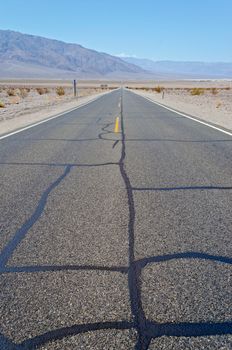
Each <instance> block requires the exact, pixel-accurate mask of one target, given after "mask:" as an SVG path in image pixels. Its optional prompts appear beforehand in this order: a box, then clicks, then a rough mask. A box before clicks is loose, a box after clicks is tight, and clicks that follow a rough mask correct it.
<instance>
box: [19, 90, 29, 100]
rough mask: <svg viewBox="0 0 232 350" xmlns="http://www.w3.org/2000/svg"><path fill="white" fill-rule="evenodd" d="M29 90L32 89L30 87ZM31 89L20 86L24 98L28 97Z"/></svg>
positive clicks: (20, 93)
mask: <svg viewBox="0 0 232 350" xmlns="http://www.w3.org/2000/svg"><path fill="white" fill-rule="evenodd" d="M29 91H30V89H29ZM29 91H28V89H24V88H20V89H19V95H20V97H22V98H25V97H27V95H28V93H29Z"/></svg>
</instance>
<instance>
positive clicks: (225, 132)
mask: <svg viewBox="0 0 232 350" xmlns="http://www.w3.org/2000/svg"><path fill="white" fill-rule="evenodd" d="M130 91H131V90H130ZM131 92H132V93H134V94H135V95H138V96H141V97H143V98H145V99H146V100H148V101H150V102H153V103H154V104H156V105H158V106H160V107H163V108H165V109H167V110H169V111H171V112H174V113H176V114H179V115H181V116H183V117H185V118H188V119H191V120H194V121H195V122H198V123H200V124H203V125H206V126H209V127H210V128H212V129H215V130H218V131H221V132H223V133H224V134H227V135H230V136H232V132H229V131H226V130H223V129H221V128H219V127H217V126H214V125H212V124H209V123H206V122H203V121H202V120H199V119H196V118H194V117H190V116H189V115H187V114H184V113H181V112H178V111H176V110H175V109H172V108H169V107H166V106H165V105H163V104H161V103H159V102H156V101H153V100H152V99H151V98H149V97H145V96H143V95H140V94H139V93H137V92H134V91H131Z"/></svg>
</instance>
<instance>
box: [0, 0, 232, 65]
mask: <svg viewBox="0 0 232 350" xmlns="http://www.w3.org/2000/svg"><path fill="white" fill-rule="evenodd" d="M0 11H1V18H0V29H11V30H17V31H20V32H23V33H29V34H35V35H41V36H45V37H48V38H54V39H58V40H63V41H67V42H74V43H79V44H81V45H83V46H85V47H88V48H92V49H95V50H98V51H104V52H107V53H111V54H126V55H131V56H132V55H133V56H137V57H146V58H151V59H154V60H167V59H168V60H188V61H194V60H200V61H211V62H213V61H225V62H232V43H231V42H232V0H141V1H139V0H39V1H37V0H3V1H2V2H1V5H0Z"/></svg>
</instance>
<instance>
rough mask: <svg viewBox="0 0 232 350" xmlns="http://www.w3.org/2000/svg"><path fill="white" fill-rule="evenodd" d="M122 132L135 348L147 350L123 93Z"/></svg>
mask: <svg viewBox="0 0 232 350" xmlns="http://www.w3.org/2000/svg"><path fill="white" fill-rule="evenodd" d="M121 130H122V151H121V158H120V161H119V167H120V172H121V176H122V178H123V181H124V183H125V188H126V191H127V199H128V208H129V221H128V238H129V271H128V285H129V293H130V302H131V311H132V314H133V317H134V323H135V327H136V329H137V331H138V341H137V344H136V346H135V349H136V350H145V349H147V348H148V346H149V344H150V341H151V338H150V337H149V336H147V335H146V333H145V330H146V318H145V315H144V312H143V308H142V300H141V288H140V276H139V274H138V270H137V267H136V264H135V255H134V243H135V242H134V224H135V205H134V197H133V190H132V186H131V183H130V179H129V177H128V175H127V172H126V169H125V162H124V161H125V158H126V140H125V138H126V136H125V129H124V119H123V94H122V92H121Z"/></svg>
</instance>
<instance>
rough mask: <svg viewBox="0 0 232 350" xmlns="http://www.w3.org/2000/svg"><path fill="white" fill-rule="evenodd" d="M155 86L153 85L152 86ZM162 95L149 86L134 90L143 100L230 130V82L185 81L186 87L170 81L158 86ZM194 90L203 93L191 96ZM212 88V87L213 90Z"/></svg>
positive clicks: (231, 112) (231, 97)
mask: <svg viewBox="0 0 232 350" xmlns="http://www.w3.org/2000/svg"><path fill="white" fill-rule="evenodd" d="M156 86H157V85H154V84H153V87H156ZM160 86H161V87H164V98H162V97H163V96H162V95H163V93H162V91H161V92H160V93H157V92H156V91H151V89H150V87H146V88H139V87H138V86H137V88H136V89H133V91H134V92H137V93H139V94H141V95H143V96H145V97H149V98H151V99H152V100H154V101H156V102H159V103H162V104H164V105H166V106H168V107H171V108H174V109H176V110H178V111H181V112H184V113H186V114H189V115H191V116H195V117H198V118H200V119H202V120H205V121H208V122H211V123H213V124H216V125H219V126H222V127H224V128H226V129H229V130H232V85H231V82H225V81H222V82H221V83H218V82H216V84H215V82H210V83H209V82H208V83H207V82H203V83H201V82H198V84H196V82H192V84H191V83H190V82H188V83H187V84H186V85H185V86H181V85H180V83H176V86H175V83H174V82H172V83H170V84H169V85H168V84H166V85H165V84H160ZM193 88H200V89H203V91H202V92H200V93H202V94H200V95H192V91H193V90H192V89H193ZM212 88H214V89H213V90H212Z"/></svg>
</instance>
